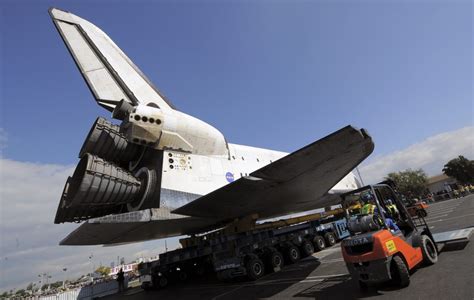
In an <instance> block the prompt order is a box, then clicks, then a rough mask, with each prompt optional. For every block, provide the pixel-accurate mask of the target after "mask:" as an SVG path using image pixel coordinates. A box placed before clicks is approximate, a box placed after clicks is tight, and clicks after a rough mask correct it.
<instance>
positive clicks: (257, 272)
mask: <svg viewBox="0 0 474 300" xmlns="http://www.w3.org/2000/svg"><path fill="white" fill-rule="evenodd" d="M246 270H247V277H248V278H249V279H250V280H257V279H259V278H260V277H262V276H263V275H264V274H265V266H264V265H263V262H262V260H261V259H260V258H258V257H253V258H251V259H250V260H249V261H248V262H247V264H246Z"/></svg>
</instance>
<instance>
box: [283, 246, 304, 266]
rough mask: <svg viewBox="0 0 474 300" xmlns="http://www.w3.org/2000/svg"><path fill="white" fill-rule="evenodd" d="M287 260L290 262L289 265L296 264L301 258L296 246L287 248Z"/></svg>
mask: <svg viewBox="0 0 474 300" xmlns="http://www.w3.org/2000/svg"><path fill="white" fill-rule="evenodd" d="M285 252H286V258H287V260H288V263H290V264H294V263H295V262H297V261H298V260H300V258H301V254H300V250H299V249H298V247H296V246H295V245H291V246H289V247H288V248H286V251H285Z"/></svg>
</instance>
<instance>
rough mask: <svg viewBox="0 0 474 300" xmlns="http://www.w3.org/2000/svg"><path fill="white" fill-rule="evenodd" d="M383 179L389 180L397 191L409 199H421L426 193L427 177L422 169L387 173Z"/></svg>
mask: <svg viewBox="0 0 474 300" xmlns="http://www.w3.org/2000/svg"><path fill="white" fill-rule="evenodd" d="M385 179H390V180H393V181H394V182H395V184H396V185H397V189H398V191H399V192H400V193H401V194H403V195H405V196H407V197H409V196H410V195H411V196H413V197H422V196H423V194H424V193H425V191H426V183H427V182H428V177H427V176H426V173H425V171H423V170H422V169H418V170H412V169H408V170H405V171H401V172H393V173H389V174H388V175H387V177H385Z"/></svg>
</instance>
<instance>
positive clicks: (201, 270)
mask: <svg viewBox="0 0 474 300" xmlns="http://www.w3.org/2000/svg"><path fill="white" fill-rule="evenodd" d="M194 274H195V275H196V276H198V277H202V276H204V275H206V267H205V266H204V265H203V264H197V265H196V266H195V267H194Z"/></svg>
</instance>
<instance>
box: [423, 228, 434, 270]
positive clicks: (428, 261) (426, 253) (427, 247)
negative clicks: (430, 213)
mask: <svg viewBox="0 0 474 300" xmlns="http://www.w3.org/2000/svg"><path fill="white" fill-rule="evenodd" d="M421 253H423V264H424V265H426V266H430V265H434V264H435V263H436V262H437V261H438V251H437V249H436V245H435V243H434V242H433V240H432V239H431V238H430V237H429V236H427V235H425V234H424V235H422V236H421Z"/></svg>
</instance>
